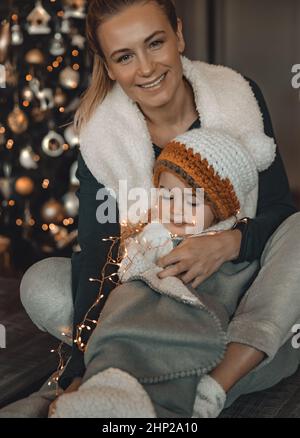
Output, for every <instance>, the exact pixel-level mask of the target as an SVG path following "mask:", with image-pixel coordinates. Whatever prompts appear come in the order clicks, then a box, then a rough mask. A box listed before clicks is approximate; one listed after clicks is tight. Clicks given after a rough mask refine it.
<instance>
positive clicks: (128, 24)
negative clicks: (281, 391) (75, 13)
mask: <svg viewBox="0 0 300 438" xmlns="http://www.w3.org/2000/svg"><path fill="white" fill-rule="evenodd" d="M87 37H88V42H89V45H90V48H91V50H92V51H93V53H94V66H93V75H92V81H91V84H90V87H89V89H88V90H87V91H86V93H85V95H84V96H83V98H82V101H81V105H80V107H79V109H78V112H77V114H76V119H75V123H76V126H77V129H78V130H79V132H80V140H81V148H80V153H79V157H78V165H79V167H78V172H77V176H78V178H79V180H80V190H79V193H78V196H79V200H80V212H79V244H80V247H81V252H80V253H76V254H74V255H73V257H72V262H71V264H70V260H68V259H53V258H51V259H48V260H46V261H42V262H40V263H38V264H36V265H34V266H32V267H31V268H30V269H29V270H28V271H27V273H25V275H24V278H23V281H22V284H21V299H22V302H23V304H24V306H25V308H26V310H27V312H28V314H29V315H30V316H31V318H32V320H33V321H34V322H35V324H36V325H38V326H39V327H40V328H41V329H42V330H47V331H49V332H50V333H52V334H54V335H56V336H57V337H58V338H59V337H61V331H62V330H64V331H65V332H67V330H68V328H69V333H72V330H73V333H74V330H75V328H76V325H77V324H79V323H80V322H81V321H82V318H83V316H84V314H85V312H86V311H87V309H88V308H89V306H90V305H91V304H92V303H93V302H94V300H95V297H96V296H97V293H98V288H97V286H98V285H97V283H93V282H89V278H91V277H92V278H98V277H99V273H100V272H101V269H102V267H103V264H104V262H105V260H106V255H107V246H105V244H104V243H103V242H102V241H101V239H102V238H103V237H107V236H111V235H114V236H116V235H118V233H119V229H120V226H119V222H118V221H120V220H121V219H122V217H124V213H125V212H124V211H122V209H121V208H120V207H121V203H120V199H119V198H118V197H117V201H116V202H117V207H118V215H117V221H116V223H108V224H99V223H98V221H97V218H96V210H97V208H98V207H99V204H100V203H99V201H97V200H96V193H97V191H98V190H99V188H103V187H105V188H107V189H108V188H109V189H113V190H114V191H115V193H117V192H118V182H119V181H120V180H126V181H127V184H128V189H131V188H134V187H141V188H144V189H145V190H147V191H149V190H150V188H151V176H152V169H153V164H154V160H155V157H157V156H159V154H160V151H161V149H163V148H164V146H165V145H166V144H167V143H168V142H169V141H170V140H171V139H173V138H175V137H176V136H177V135H180V134H183V133H184V132H186V131H187V130H189V129H192V128H199V127H200V126H202V127H205V128H222V129H226V130H228V132H230V133H231V134H232V135H234V136H236V137H237V138H239V137H242V136H245V135H252V136H253V147H258V148H263V147H264V146H263V144H264V136H269V137H273V136H274V134H273V130H272V125H271V121H270V117H269V114H268V110H267V107H266V104H265V101H264V99H263V96H262V94H261V92H260V90H259V88H258V87H257V85H256V84H255V83H254V82H253V81H251V80H249V79H246V78H244V77H242V76H241V75H240V74H239V73H237V72H235V71H233V70H231V69H229V68H226V67H222V66H215V65H208V64H206V63H203V62H192V61H190V60H188V59H186V58H185V57H183V56H182V55H183V52H184V49H185V43H184V37H183V31H182V22H181V20H180V19H178V18H177V15H176V11H175V8H174V5H173V3H172V1H171V0H90V1H89V12H88V17H87ZM110 193H111V192H107V194H108V198H109V202H111V203H112V204H113V203H114V202H115V200H114V198H113V197H112V196H111V195H110ZM252 195H253V199H254V200H257V202H258V207H257V210H256V211H249V212H248V214H247V218H246V219H245V220H243V221H241V222H240V223H239V224H238V225H237V226H236V227H235V229H231V230H228V231H224V232H223V233H219V234H216V235H212V236H205V237H201V238H194V239H189V241H186V242H184V243H183V244H181V245H179V246H178V247H177V248H175V249H174V250H173V251H172V252H171V253H170V254H169V255H167V256H165V257H164V258H162V259H161V260H160V266H161V267H163V268H164V270H163V272H162V273H161V274H160V275H161V278H166V277H168V276H180V278H181V279H182V280H183V281H184V282H185V283H186V284H191V285H192V286H193V287H194V288H198V289H199V288H201V285H205V283H206V281H207V280H209V278H210V277H211V276H212V275H213V274H214V273H215V272H216V271H217V270H218V269H219V268H220V267H221V266H222V265H223V264H225V263H227V265H228V263H229V264H231V265H236V268H235V274H234V275H232V276H231V281H232V287H237V286H238V285H239V284H240V287H241V288H245V292H246V294H245V296H244V298H243V299H242V300H241V302H240V304H239V306H238V307H237V309H236V312H235V314H234V316H233V318H232V320H231V322H230V323H229V326H228V330H227V339H228V342H227V349H226V353H225V356H224V358H223V359H222V360H221V361H220V362H219V363H218V364H217V365H216V366H215V367H214V369H211V370H207V372H209V374H210V376H209V378H206V379H205V380H204V384H203V385H202V387H201V391H200V394H199V397H200V400H202V402H201V403H200V405H199V410H198V416H208V417H209V416H210V417H216V416H218V415H219V413H220V411H222V409H223V408H224V406H229V405H230V404H231V403H232V401H233V400H235V399H236V398H237V397H239V396H240V395H241V394H245V393H249V392H252V391H258V390H261V389H264V388H267V387H270V386H272V385H274V384H275V383H277V382H278V381H280V380H281V379H282V378H284V377H286V376H288V375H290V374H292V373H293V372H295V370H296V369H297V367H298V364H299V355H300V353H299V350H298V351H297V350H295V349H293V348H292V344H291V342H290V341H291V340H290V338H291V336H292V332H291V328H292V326H293V325H294V324H295V323H297V322H299V319H300V294H299V290H298V289H299V283H300V271H299V266H298V260H299V256H300V239H299V238H298V236H299V234H300V216H299V214H297V213H296V209H295V207H294V206H293V203H292V201H291V195H290V191H289V186H288V181H287V177H286V173H285V171H284V168H283V164H282V161H281V158H280V154H279V151H278V150H277V156H276V160H275V161H274V163H273V164H272V165H271V167H270V168H269V169H268V170H267V171H264V172H262V173H260V175H259V190H258V192H253V194H252ZM71 279H72V283H71ZM136 287H138V285H136ZM120 288H123V289H122V293H123V299H126V296H127V295H126V294H128V297H129V296H132V294H133V295H134V293H133V291H132V289H130V290H129V286H128V285H122V286H120ZM111 289H112V285H111V284H107V285H106V287H105V293H104V295H105V296H104V298H103V299H102V301H101V303H100V306H99V308H98V309H97V314H95V315H94V316H95V318H96V317H98V316H99V313H100V311H101V309H102V308H103V305H104V303H106V305H105V306H104V312H105V311H106V313H107V312H108V311H110V312H112V313H113V312H114V306H113V304H112V303H113V302H114V301H113V298H111V297H114V299H115V297H116V294H114V292H112V293H111ZM72 292H73V294H72ZM119 295H120V296H121V292H120V289H119ZM136 296H138V291H137V295H136ZM107 298H108V299H107ZM258 309H260V312H259V313H258V312H257V310H258ZM258 314H259V315H260V316H259V319H258V318H257V315H258ZM133 319H134V318H133ZM72 327H73V329H72ZM100 327H101V325H100ZM199 336H200V334H199ZM92 340H93V335H92V337H91V341H92ZM87 353H88V354H86V357H85V363H84V360H83V359H84V358H83V354H82V353H81V352H80V351H79V350H78V349H77V347H76V344H73V354H72V358H71V360H70V361H69V363H68V365H67V367H66V369H65V371H64V373H63V375H62V377H61V379H60V386H61V388H62V390H66V391H72V390H75V389H77V388H78V386H79V385H80V383H81V378H82V377H83V376H84V379H85V380H86V379H87V378H89V377H91V373H92V371H91V369H92V367H91V361H92V356H91V354H89V349H88V351H87ZM204 354H205V351H203V355H204ZM175 362H176V361H175ZM85 366H87V370H88V372H87V373H86V374H85ZM110 366H114V364H110ZM98 371H99V370H98ZM125 371H126V370H125ZM87 374H88V375H87ZM66 388H68V389H66ZM163 388H165V390H164V389H163ZM185 388H188V386H186V385H185ZM145 390H146V392H147V393H148V394H151V385H148V386H146V387H145ZM168 390H169V386H168V383H166V384H165V387H163V386H162V389H161V391H158V395H157V396H156V398H155V399H152V403H153V406H154V407H155V415H156V416H159V417H164V416H165V417H167V416H173V417H176V416H179V417H180V416H191V415H192V413H193V412H192V406H193V403H194V399H195V393H194V392H193V391H190V392H188V391H186V390H185V400H184V406H182V404H180V403H181V400H180V397H179V398H177V399H174V405H173V407H172V409H171V408H168V409H164V397H166V396H167V394H166V393H167V392H168ZM33 397H37V395H35V396H33ZM50 398H51V397H50ZM31 400H33V398H31ZM34 400H36V398H35V399H34ZM47 400H48V404H47V403H46V402H45V400H44V402H43V403H41V404H40V405H39V406H40V407H39V408H38V407H37V403H32V404H30V403H20V402H19V404H17V405H12V406H10V407H7V408H6V409H4V410H3V411H2V413H1V415H2V416H5V415H9V414H10V415H11V416H12V415H14V416H18V415H20V410H21V411H22V412H21V414H22V416H43V415H47V412H46V411H45V410H46V406H47V409H48V405H49V399H47ZM30 406H31V407H30ZM33 406H34V408H33ZM135 409H136V415H137V416H138V414H139V412H138V406H136V407H135ZM110 415H111V416H112V417H113V416H114V415H116V416H117V415H118V413H117V412H115V413H114V412H112V413H111V414H110ZM130 415H134V413H132V412H131V413H130Z"/></svg>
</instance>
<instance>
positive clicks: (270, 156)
mask: <svg viewBox="0 0 300 438" xmlns="http://www.w3.org/2000/svg"><path fill="white" fill-rule="evenodd" d="M241 141H242V143H243V144H244V145H245V147H246V148H247V149H248V151H249V152H250V154H251V156H252V157H253V160H254V162H255V164H256V167H257V170H258V171H259V172H262V171H264V170H266V169H268V168H269V167H270V166H271V164H272V163H273V161H274V160H275V157H276V144H275V142H274V139H273V138H271V137H268V136H267V135H265V134H264V133H262V132H259V133H258V132H251V133H248V134H246V135H243V137H242V138H241Z"/></svg>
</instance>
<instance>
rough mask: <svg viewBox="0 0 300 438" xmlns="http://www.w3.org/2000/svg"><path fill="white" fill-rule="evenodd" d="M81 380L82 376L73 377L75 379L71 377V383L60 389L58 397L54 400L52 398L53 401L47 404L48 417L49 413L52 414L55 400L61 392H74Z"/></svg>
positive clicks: (54, 408)
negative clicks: (64, 388)
mask: <svg viewBox="0 0 300 438" xmlns="http://www.w3.org/2000/svg"><path fill="white" fill-rule="evenodd" d="M81 382H82V378H81V377H75V379H73V381H72V383H71V385H69V386H68V387H67V389H66V390H65V391H63V390H61V392H60V394H59V395H58V397H56V399H55V400H53V402H52V403H51V404H50V406H49V410H48V418H49V417H51V415H53V414H54V412H55V410H56V403H57V400H58V399H59V397H60V396H61V395H63V394H68V393H70V392H74V391H77V389H78V388H79V386H80V385H81Z"/></svg>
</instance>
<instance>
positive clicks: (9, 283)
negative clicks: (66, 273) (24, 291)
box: [0, 278, 59, 407]
mask: <svg viewBox="0 0 300 438" xmlns="http://www.w3.org/2000/svg"><path fill="white" fill-rule="evenodd" d="M0 324H1V325H2V326H4V327H5V329H6V348H1V349H0V407H2V406H4V405H6V404H8V403H10V402H11V401H15V400H16V399H18V398H22V397H23V396H26V395H28V394H29V393H31V392H33V391H34V390H36V389H38V388H39V386H40V385H41V384H42V383H43V382H44V381H45V380H46V379H47V378H48V376H49V375H50V374H51V372H53V371H54V370H55V369H56V367H57V355H56V354H53V353H50V350H51V349H52V348H56V347H57V346H58V344H59V342H58V341H57V340H56V339H55V338H54V337H52V336H50V335H48V334H47V333H43V332H41V331H40V330H39V329H38V328H37V327H36V326H35V325H34V324H33V323H32V322H31V320H30V319H29V317H28V316H27V314H26V312H25V311H24V309H23V307H22V305H21V302H20V299H19V281H18V280H13V279H7V278H6V279H4V278H0ZM2 345H3V344H2V342H1V346H2Z"/></svg>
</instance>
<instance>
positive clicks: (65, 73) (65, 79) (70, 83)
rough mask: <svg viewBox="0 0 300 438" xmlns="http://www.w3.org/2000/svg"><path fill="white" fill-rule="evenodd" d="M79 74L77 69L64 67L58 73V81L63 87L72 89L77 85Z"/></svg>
mask: <svg viewBox="0 0 300 438" xmlns="http://www.w3.org/2000/svg"><path fill="white" fill-rule="evenodd" d="M79 80H80V75H79V73H78V71H75V70H73V69H72V67H70V66H69V67H66V68H65V69H64V70H62V71H61V72H60V74H59V82H60V83H61V85H62V86H63V87H65V88H68V89H71V90H74V89H75V88H77V87H78V85H79Z"/></svg>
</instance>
